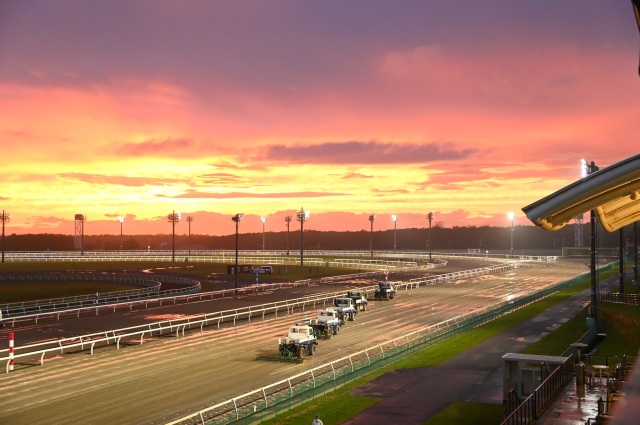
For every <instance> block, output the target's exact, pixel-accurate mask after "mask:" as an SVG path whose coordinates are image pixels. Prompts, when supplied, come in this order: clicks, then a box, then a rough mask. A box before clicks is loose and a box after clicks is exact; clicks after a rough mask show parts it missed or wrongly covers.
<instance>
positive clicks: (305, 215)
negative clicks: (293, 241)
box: [296, 208, 309, 266]
mask: <svg viewBox="0 0 640 425" xmlns="http://www.w3.org/2000/svg"><path fill="white" fill-rule="evenodd" d="M308 219H309V211H305V210H304V208H300V211H298V212H297V214H296V220H298V221H299V222H300V265H301V266H304V222H305V221H307V220H308Z"/></svg>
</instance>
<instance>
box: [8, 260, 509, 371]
mask: <svg viewBox="0 0 640 425" xmlns="http://www.w3.org/2000/svg"><path fill="white" fill-rule="evenodd" d="M514 267H515V265H513V264H505V265H499V266H493V267H486V268H482V269H474V270H468V271H464V272H455V273H448V274H444V275H438V276H428V277H425V278H421V279H412V280H411V281H408V282H396V287H397V289H399V290H402V289H413V288H419V287H420V286H428V285H434V284H436V283H443V282H448V281H452V280H458V279H465V278H470V277H476V276H481V275H487V274H497V273H502V272H505V271H508V270H512V269H513V268H514ZM308 283H309V281H302V282H298V283H294V284H265V285H255V286H249V287H244V288H240V289H228V290H224V291H214V292H208V293H200V294H192V295H187V296H185V297H174V298H170V299H167V298H161V299H150V300H144V301H138V302H136V303H147V304H148V303H154V302H155V303H159V304H160V305H162V303H163V302H164V303H166V302H171V301H173V302H174V303H176V302H177V299H178V298H180V299H181V300H182V301H186V302H188V301H189V300H194V299H199V300H202V299H207V298H211V299H213V298H216V297H227V296H234V295H235V294H238V293H246V292H253V291H261V290H266V289H273V288H274V287H278V286H280V287H282V286H285V285H306V284H308ZM375 288H376V287H375V286H368V287H364V288H362V290H364V291H366V292H368V291H373V290H374V289H375ZM344 295H345V291H340V292H334V293H324V294H317V295H310V296H307V297H303V298H297V299H294V300H285V301H279V302H274V303H269V304H262V305H259V306H250V307H245V308H239V309H233V310H227V311H223V312H215V313H208V314H202V315H194V316H187V317H184V318H180V319H175V320H166V321H161V322H155V323H150V324H146V325H141V326H134V327H128V328H122V329H115V330H110V331H105V332H99V333H95V334H87V335H81V336H75V337H71V338H61V339H58V340H53V341H47V342H43V343H38V344H32V345H25V346H20V347H15V348H14V354H13V358H14V359H19V358H20V359H23V360H28V359H31V360H33V359H38V358H39V363H40V365H43V364H44V358H45V356H46V355H59V354H61V353H64V352H65V350H67V351H84V350H86V349H89V350H90V351H91V354H93V350H94V348H95V347H96V345H109V344H111V343H115V344H116V348H117V349H119V348H120V344H121V343H122V342H123V341H128V342H129V343H140V344H142V343H143V342H144V339H145V338H147V337H150V336H153V335H166V334H175V336H176V337H179V336H180V335H184V333H185V331H186V330H187V329H192V328H198V329H199V330H200V331H202V329H203V328H204V327H205V326H212V325H216V326H217V327H220V325H221V324H222V323H233V325H236V323H237V321H238V320H247V321H249V322H250V321H251V320H252V319H254V318H256V317H258V318H264V317H265V316H266V315H268V314H274V315H275V316H277V315H278V314H279V313H281V312H286V314H291V313H292V312H293V311H294V310H296V309H301V310H302V311H305V309H307V308H311V309H317V308H318V306H320V305H321V306H322V307H324V306H325V305H326V303H327V302H328V301H330V300H332V299H333V298H335V297H338V296H344ZM136 303H127V304H125V305H123V304H117V305H115V306H101V307H93V308H91V309H87V310H90V311H92V312H93V311H95V313H96V314H98V312H99V310H100V309H113V310H114V311H115V309H117V308H123V307H124V308H126V307H127V306H128V307H129V308H130V309H131V308H133V306H134V305H135V304H136ZM80 311H82V310H73V311H72V312H73V314H77V315H79V314H80ZM62 313H63V312H57V313H56V314H62ZM51 314H52V313H49V315H51ZM36 320H37V319H36ZM0 355H3V357H0V362H1V361H6V371H7V373H8V372H9V363H10V358H9V356H8V350H6V349H5V350H0Z"/></svg>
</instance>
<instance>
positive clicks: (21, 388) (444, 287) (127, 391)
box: [0, 262, 585, 425]
mask: <svg viewBox="0 0 640 425" xmlns="http://www.w3.org/2000/svg"><path fill="white" fill-rule="evenodd" d="M461 266H462V265H461ZM451 267H455V266H451ZM477 267H479V265H478V264H473V265H472V267H470V268H477ZM442 271H445V270H442ZM584 271H585V268H584V265H583V264H581V263H577V264H576V263H569V262H548V263H538V262H536V263H533V262H532V263H521V267H519V268H518V269H516V270H514V271H511V272H508V273H503V274H501V275H495V276H482V277H479V278H472V279H465V280H460V281H456V282H450V283H446V284H439V285H435V286H430V287H423V288H418V289H412V290H406V291H405V290H402V291H399V293H398V294H397V295H398V296H397V298H396V299H395V300H393V301H389V302H374V301H371V302H370V303H369V308H368V309H367V311H365V312H361V313H360V314H358V316H357V318H356V320H355V321H354V322H349V323H348V324H347V325H346V326H345V327H344V329H343V331H342V332H341V334H340V335H338V336H336V337H334V338H332V339H330V340H326V341H321V342H320V345H319V346H318V350H317V353H316V355H314V356H312V357H308V358H307V359H306V360H305V362H304V363H303V364H288V363H276V362H262V361H257V360H255V357H256V356H257V355H259V354H261V353H265V352H275V351H276V350H277V342H276V341H277V338H279V337H281V336H283V334H284V333H286V330H287V328H288V327H289V326H290V325H291V324H293V323H295V322H299V321H301V320H303V319H305V318H309V317H311V316H312V315H313V313H314V312H313V311H299V310H298V311H295V312H293V313H292V314H291V315H279V317H277V318H276V317H269V316H268V317H267V318H265V320H252V321H251V322H250V323H247V322H243V323H240V322H239V323H238V324H237V325H236V326H232V325H230V324H227V325H223V326H221V328H220V329H218V328H217V327H214V326H211V327H207V328H205V329H204V330H203V332H200V331H199V330H192V331H190V332H187V334H186V335H185V336H184V337H182V336H180V337H176V336H175V335H174V336H163V337H156V338H152V339H151V340H147V339H145V343H144V344H141V345H140V344H135V345H128V346H126V347H124V348H122V349H120V350H116V349H115V347H114V346H113V345H111V346H108V347H104V348H101V349H99V350H97V351H96V352H95V353H94V354H93V355H90V354H88V352H86V351H85V352H82V353H76V354H71V355H66V354H65V355H63V356H62V355H61V356H58V357H53V358H49V359H47V360H46V362H45V365H44V366H35V365H34V364H18V365H17V370H15V371H13V372H11V373H9V374H6V373H2V374H1V375H0V391H1V392H2V394H3V397H2V398H0V423H1V424H3V425H11V424H24V423H47V424H69V423H83V424H104V423H109V424H133V423H135V424H161V423H166V422H168V421H171V420H174V419H177V418H180V417H184V416H186V415H188V414H190V413H194V412H197V411H199V410H201V409H204V408H206V407H209V406H211V405H212V404H215V403H219V402H222V401H225V400H228V399H230V398H232V397H235V396H238V395H240V394H244V393H246V392H248V391H252V390H255V389H259V388H261V387H263V386H267V385H269V384H271V383H273V382H276V381H279V380H282V379H285V378H287V377H290V376H292V375H296V374H298V373H300V372H302V371H304V370H307V369H311V368H313V367H316V366H319V365H321V364H325V363H327V362H330V361H332V360H335V359H338V358H341V357H344V356H346V355H348V354H352V353H355V352H357V351H361V350H363V349H366V348H369V347H372V346H375V345H377V344H380V343H383V342H385V341H388V340H389V339H392V338H396V337H400V336H402V335H405V334H407V333H410V332H412V331H415V330H417V329H420V328H424V327H426V326H429V325H431V324H435V323H438V322H441V321H443V320H446V319H449V318H451V317H455V316H459V315H461V314H465V313H468V312H471V311H473V310H475V309H478V308H481V307H483V306H486V305H489V304H493V303H496V302H501V301H504V300H506V299H508V297H510V296H517V295H518V294H523V293H529V292H531V291H535V290H539V289H542V288H544V287H546V286H549V285H552V284H555V283H557V282H559V281H561V280H564V279H567V278H569V277H571V276H573V275H575V274H577V273H582V272H584ZM358 284H360V285H362V284H371V282H352V283H350V285H348V286H350V287H354V286H357V285H358ZM341 287H342V285H340V286H333V285H331V286H320V285H318V286H311V287H298V288H291V289H289V290H286V291H284V290H283V291H268V292H260V293H257V294H255V295H252V296H247V297H245V298H242V299H239V300H235V299H224V300H214V301H211V300H209V301H202V302H195V303H190V304H178V305H169V306H163V307H154V308H150V309H145V310H134V311H127V312H118V313H115V314H108V315H101V316H87V317H81V318H79V319H65V320H62V321H60V322H48V323H45V324H39V325H38V326H27V327H26V328H25V329H20V330H16V333H17V334H18V335H20V334H21V333H24V334H25V335H26V334H31V335H35V336H34V337H32V338H34V339H37V338H38V337H42V335H46V337H51V336H52V335H60V334H67V333H71V334H76V335H77V334H78V333H89V332H92V331H95V330H96V329H100V328H102V329H104V328H105V327H106V328H108V329H114V328H117V327H119V326H120V325H121V324H124V325H123V326H130V325H131V323H140V322H142V321H158V320H163V318H166V317H167V316H168V315H187V314H199V313H204V312H213V311H221V310H227V309H229V308H231V307H232V306H237V305H250V304H263V303H265V302H270V301H273V300H275V299H282V298H283V297H284V298H297V297H300V296H303V295H304V294H306V293H308V292H309V291H315V292H334V291H336V290H338V288H341ZM45 329H46V330H45ZM3 332H6V330H4V331H3ZM46 337H45V339H46Z"/></svg>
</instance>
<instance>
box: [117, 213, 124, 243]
mask: <svg viewBox="0 0 640 425" xmlns="http://www.w3.org/2000/svg"><path fill="white" fill-rule="evenodd" d="M118 221H119V222H120V251H122V223H124V217H123V216H118Z"/></svg>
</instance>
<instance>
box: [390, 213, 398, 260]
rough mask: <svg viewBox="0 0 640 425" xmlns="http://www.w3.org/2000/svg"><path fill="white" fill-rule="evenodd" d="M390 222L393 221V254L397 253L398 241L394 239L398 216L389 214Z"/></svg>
mask: <svg viewBox="0 0 640 425" xmlns="http://www.w3.org/2000/svg"><path fill="white" fill-rule="evenodd" d="M391 220H393V252H397V251H398V245H397V241H398V239H397V238H396V230H397V226H396V225H397V224H398V216H397V215H395V214H391Z"/></svg>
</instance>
